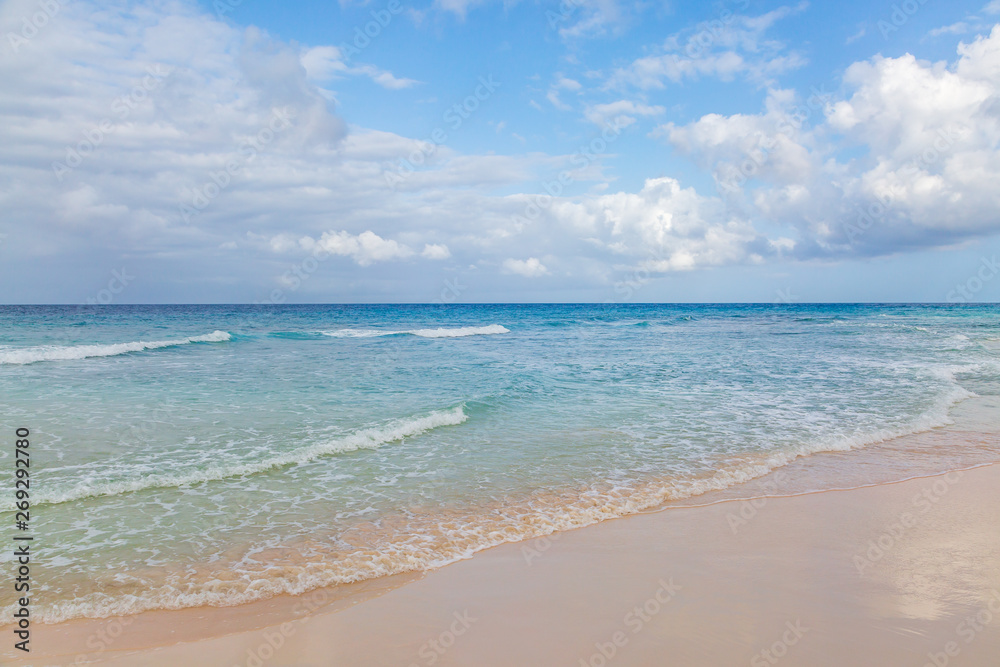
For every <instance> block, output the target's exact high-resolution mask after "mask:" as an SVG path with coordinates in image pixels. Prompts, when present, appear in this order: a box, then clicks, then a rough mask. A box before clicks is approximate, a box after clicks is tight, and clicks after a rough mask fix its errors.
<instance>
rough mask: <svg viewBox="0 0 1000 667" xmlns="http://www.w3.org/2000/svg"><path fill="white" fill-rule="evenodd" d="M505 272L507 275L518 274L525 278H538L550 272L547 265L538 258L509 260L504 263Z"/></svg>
mask: <svg viewBox="0 0 1000 667" xmlns="http://www.w3.org/2000/svg"><path fill="white" fill-rule="evenodd" d="M503 270H504V271H506V272H507V273H516V274H517V275H519V276H524V277H525V278H538V277H539V276H544V275H545V274H547V273H548V272H549V270H548V269H547V268H545V265H544V264H542V263H541V262H540V261H539V259H538V258H537V257H529V258H528V259H513V258H508V259H505V260H504V261H503Z"/></svg>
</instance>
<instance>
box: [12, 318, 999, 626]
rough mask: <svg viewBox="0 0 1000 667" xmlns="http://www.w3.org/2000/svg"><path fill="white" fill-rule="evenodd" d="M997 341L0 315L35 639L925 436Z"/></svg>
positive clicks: (721, 325)
mask: <svg viewBox="0 0 1000 667" xmlns="http://www.w3.org/2000/svg"><path fill="white" fill-rule="evenodd" d="M998 341H1000V307H997V306H856V305H846V306H842V305H838V306H825V305H824V306H810V305H801V306H767V305H762V306H722V305H714V306H697V305H537V306H535V305H518V306H506V305H497V306H479V305H451V306H280V307H273V306H104V307H101V306H94V307H87V306H83V307H76V306H67V307H2V308H0V343H2V345H0V387H2V391H0V397H2V398H0V420H2V424H0V425H2V429H3V433H5V434H7V435H8V437H6V439H5V440H6V441H7V442H8V445H9V446H6V447H4V448H3V451H0V459H2V461H0V465H4V466H12V465H13V462H12V459H13V454H12V450H13V433H14V429H15V428H18V427H26V428H29V429H31V432H32V452H33V461H32V479H33V482H32V497H33V501H34V509H33V515H32V519H33V531H34V532H35V533H36V534H37V535H39V536H42V539H43V540H44V554H45V555H44V559H45V560H44V562H43V563H42V566H41V567H40V568H39V571H38V577H39V583H40V584H41V586H40V588H39V589H38V593H37V596H36V599H37V600H39V605H40V616H41V617H42V618H43V619H45V620H50V621H55V620H61V619H66V618H72V617H77V616H108V615H117V614H122V613H127V612H135V611H140V610H144V609H156V608H177V607H185V606H194V605H202V604H236V603H240V602H247V601H250V600H255V599H261V598H265V597H269V596H272V595H275V594H278V593H282V592H302V591H306V590H309V589H311V588H315V587H318V586H326V585H331V584H336V583H343V582H349V581H357V580H362V579H369V578H373V577H379V576H385V575H388V574H393V573H397V572H404V571H409V570H417V569H424V568H427V567H434V566H438V565H441V564H444V563H447V562H451V561H453V560H455V559H457V558H464V557H468V556H469V555H471V554H472V553H474V552H475V551H477V550H480V549H482V548H485V547H487V546H491V545H494V544H498V543H501V542H504V541H510V540H516V539H525V538H528V537H534V536H538V535H543V534H547V533H549V532H552V531H553V530H559V529H565V528H571V527H574V526H580V525H586V524H589V523H593V522H596V521H600V520H603V519H607V518H611V517H614V516H621V515H623V514H627V513H630V512H635V511H639V510H642V509H646V508H649V507H652V506H655V505H657V504H660V503H662V502H663V501H665V500H669V499H671V498H682V497H690V496H692V495H697V494H700V493H703V492H706V491H710V490H713V489H719V488H726V487H729V486H732V485H735V484H740V483H742V482H746V481H748V480H750V479H753V478H755V477H759V476H760V475H763V474H765V473H767V472H768V471H769V470H772V469H774V468H776V467H779V466H782V465H784V464H786V463H788V462H790V461H791V460H793V459H795V458H796V457H799V456H805V455H809V454H812V453H816V452H822V451H831V450H843V449H850V448H858V447H864V446H866V445H869V444H872V443H876V442H879V441H882V440H885V439H887V438H891V437H894V436H898V435H903V434H907V433H914V432H920V431H924V430H928V429H931V428H935V427H938V426H941V425H944V424H947V423H948V422H949V421H950V416H949V411H950V410H951V409H952V408H953V407H954V406H955V405H956V404H958V403H959V402H961V401H963V400H964V399H966V398H968V397H970V396H971V395H973V392H975V391H976V387H977V386H978V387H982V386H987V385H990V384H991V383H994V384H995V383H997V382H998V381H1000V342H998ZM997 458H1000V453H998V456H997ZM13 502H14V500H13V496H12V494H11V493H8V494H6V496H0V511H2V512H3V516H4V521H7V522H8V523H10V522H12V521H13V513H12V511H11V510H12V508H13ZM5 558H6V560H8V561H9V556H5ZM3 595H9V592H4V593H3ZM10 603H11V600H9V599H4V600H3V601H2V604H3V605H4V606H5V605H8V604H10Z"/></svg>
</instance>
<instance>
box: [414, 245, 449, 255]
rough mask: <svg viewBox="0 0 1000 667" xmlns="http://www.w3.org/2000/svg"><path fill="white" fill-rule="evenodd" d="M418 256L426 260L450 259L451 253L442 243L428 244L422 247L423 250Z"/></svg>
mask: <svg viewBox="0 0 1000 667" xmlns="http://www.w3.org/2000/svg"><path fill="white" fill-rule="evenodd" d="M420 255H421V257H425V258H427V259H448V258H449V257H451V251H450V250H448V246H446V245H444V244H443V243H442V244H439V243H428V244H426V245H425V246H424V250H423V252H421V253H420Z"/></svg>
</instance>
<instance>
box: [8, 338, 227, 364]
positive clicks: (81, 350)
mask: <svg viewBox="0 0 1000 667" xmlns="http://www.w3.org/2000/svg"><path fill="white" fill-rule="evenodd" d="M231 338H232V336H231V335H230V334H229V333H228V332H226V331H218V330H216V331H213V332H212V333H210V334H205V335H204V336H192V337H190V338H180V339H177V340H152V341H143V340H138V341H133V342H131V343H110V344H105V345H36V346H33V347H21V348H17V347H14V348H5V349H2V350H0V365H3V364H33V363H36V362H39V361H70V360H75V359H87V358H90V357H114V356H117V355H119V354H128V353H130V352H142V351H143V350H156V349H159V348H162V347H174V346H177V345H188V344H189V343H221V342H224V341H227V340H230V339H231Z"/></svg>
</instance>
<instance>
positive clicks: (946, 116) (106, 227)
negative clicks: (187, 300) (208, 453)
mask: <svg viewBox="0 0 1000 667" xmlns="http://www.w3.org/2000/svg"><path fill="white" fill-rule="evenodd" d="M36 6H37V5H35V4H34V0H11V1H10V2H8V3H7V5H5V8H4V11H2V12H0V34H6V33H7V32H8V31H17V30H20V23H19V21H20V17H21V16H23V15H25V14H26V13H28V12H29V11H34V10H33V8H34V7H36ZM62 6H63V9H62V11H61V12H60V15H59V20H58V21H52V22H51V23H50V24H49V25H47V26H45V28H44V30H40V31H39V33H38V35H37V36H36V37H34V38H33V39H32V40H31V42H30V43H29V44H27V45H24V46H22V47H21V48H20V49H18V50H16V51H15V50H13V49H12V48H11V47H10V45H9V44H8V43H4V44H3V45H2V46H3V48H4V49H6V50H5V52H4V54H3V57H2V58H0V82H2V85H3V89H4V92H5V97H4V100H5V102H4V103H3V104H2V105H0V146H3V150H2V156H0V179H3V182H5V183H8V184H9V187H7V188H6V189H5V190H4V192H3V194H2V197H3V204H4V219H3V220H2V221H0V225H3V231H4V233H7V234H8V237H7V238H5V239H4V243H3V245H2V247H0V251H2V252H4V253H7V254H5V256H4V258H3V261H4V262H8V261H11V262H22V261H23V262H38V261H41V260H43V259H44V258H57V260H53V262H56V261H58V263H59V264H60V265H65V266H75V265H77V264H80V263H82V260H81V259H80V258H91V257H94V256H98V255H100V254H101V253H105V255H102V256H115V257H121V256H128V257H130V258H134V261H135V262H136V263H142V264H143V265H144V266H158V267H163V268H162V270H161V271H160V275H161V277H159V278H158V277H156V276H154V275H153V274H152V272H153V269H150V271H151V273H150V276H149V278H148V279H149V280H150V281H152V280H164V281H166V280H170V278H165V277H162V276H176V275H180V276H183V279H184V280H187V281H189V282H191V283H194V282H198V284H199V285H201V284H210V283H211V284H216V285H218V284H237V283H242V282H245V283H247V284H250V285H253V286H254V289H255V290H256V289H257V288H258V287H261V286H267V287H270V286H272V285H273V284H274V281H275V280H277V279H278V278H277V277H278V276H280V275H282V274H283V273H284V272H287V269H288V263H289V262H290V261H300V260H301V259H302V258H304V257H306V256H308V255H309V254H310V253H316V254H319V255H323V256H326V257H329V256H335V257H341V258H345V259H347V260H349V261H330V262H327V263H325V264H324V265H323V270H322V271H317V272H316V273H314V274H310V275H311V276H312V277H310V278H309V282H308V285H307V287H308V289H316V290H317V291H316V292H315V293H314V294H315V295H324V296H326V295H337V296H338V297H342V296H344V290H348V289H354V287H353V286H354V285H355V284H356V283H357V282H358V281H360V280H362V278H364V277H367V278H368V279H370V280H371V281H372V282H371V283H369V284H374V283H375V282H378V285H379V286H380V288H382V289H383V290H384V291H383V293H384V294H390V295H395V294H398V291H399V289H400V286H406V287H408V286H410V285H412V284H414V283H416V282H418V281H419V280H422V279H425V278H426V280H427V282H429V283H433V290H431V291H429V292H428V293H427V294H421V293H413V298H417V299H419V298H425V299H426V300H431V299H433V298H435V297H436V296H437V293H438V292H439V291H440V280H441V276H439V275H431V273H432V272H431V271H430V270H429V269H430V268H433V269H435V270H440V271H441V272H447V271H451V270H454V269H455V268H456V267H459V266H465V267H469V266H475V267H478V268H477V269H476V270H478V271H483V272H487V271H489V272H492V275H491V276H490V279H489V280H495V281H498V284H500V285H503V284H504V283H503V281H509V283H510V284H522V285H523V284H524V283H523V281H521V280H520V277H539V276H547V278H546V279H545V280H544V281H540V283H539V284H546V285H548V284H550V283H551V284H558V283H559V281H567V282H566V283H564V284H566V285H569V284H570V281H572V285H573V286H574V287H575V286H577V285H584V286H585V287H588V286H592V285H595V284H597V285H600V284H603V285H605V287H606V286H607V284H608V283H607V280H608V277H609V276H610V275H611V274H613V273H614V272H615V271H620V270H621V269H622V268H623V267H632V268H636V267H642V268H644V269H645V270H648V271H650V272H653V273H664V272H671V271H689V270H694V269H700V268H706V267H717V266H726V265H733V264H743V263H757V262H763V261H773V260H777V259H780V258H787V257H800V258H810V257H817V256H820V257H831V256H833V257H852V256H859V255H861V256H868V255H877V254H886V253H893V252H900V251H905V250H907V249H910V248H923V247H939V246H946V245H951V244H955V243H959V242H962V241H963V240H965V239H970V238H976V237H981V236H985V235H988V234H996V233H998V232H1000V219H998V217H997V216H996V213H995V212H996V211H997V210H1000V191H998V190H997V188H996V187H995V183H996V182H997V180H998V177H1000V152H998V142H1000V111H998V110H1000V83H998V82H1000V32H998V30H1000V29H994V30H993V32H992V34H990V35H988V36H982V37H979V38H976V39H974V40H967V41H966V43H963V44H961V45H960V46H959V48H958V54H957V58H956V59H954V61H953V62H948V63H929V62H924V61H921V60H918V59H917V58H915V57H913V56H910V55H904V56H900V57H896V58H884V57H881V56H879V57H874V58H870V59H868V60H864V61H861V62H859V63H856V64H854V65H852V66H851V67H849V68H847V70H846V73H845V75H844V80H843V85H835V86H831V88H833V89H836V90H838V91H840V92H839V96H838V97H835V96H834V95H833V94H825V93H824V94H823V95H821V96H815V97H810V93H808V92H804V93H798V92H796V91H792V90H787V89H782V88H779V87H777V86H776V85H768V86H767V88H766V89H767V97H766V101H765V103H764V108H763V109H762V110H760V112H759V113H742V114H731V115H724V114H706V115H703V116H702V117H700V118H697V119H696V120H694V121H692V122H688V123H669V122H661V125H660V127H659V128H658V129H657V130H656V132H655V133H654V135H655V136H656V137H659V138H661V139H662V140H663V141H664V142H666V143H668V144H669V145H670V146H671V147H672V148H673V149H674V150H676V151H678V152H679V153H682V154H684V155H688V156H690V158H691V159H692V160H693V161H694V163H695V164H696V165H698V166H700V167H702V168H704V169H706V170H708V171H709V172H710V173H711V174H712V176H713V177H714V178H715V181H716V183H717V184H718V186H719V190H718V192H715V193H713V192H710V191H701V192H699V191H697V190H695V189H694V188H692V187H691V186H690V183H687V182H681V181H678V180H676V179H671V178H650V179H647V180H645V181H644V182H643V184H642V185H641V186H637V187H635V188H618V190H619V191H611V190H610V188H611V183H612V182H613V180H612V178H610V177H609V176H607V175H606V173H605V169H604V168H602V165H603V164H604V159H605V158H602V157H595V158H594V159H593V160H591V161H590V163H589V164H588V165H587V166H585V167H581V166H580V163H579V161H580V159H581V156H580V155H549V154H545V153H541V152H534V153H527V154H508V155H499V154H475V153H462V152H461V151H459V150H457V149H456V148H454V147H451V148H449V147H448V146H446V145H440V146H436V147H434V149H433V150H429V149H428V143H427V142H426V141H421V140H420V138H413V137H406V136H401V135H399V134H396V133H393V132H388V131H384V130H373V129H368V128H365V127H363V126H360V125H357V124H348V123H346V122H345V121H344V120H343V118H342V117H341V111H340V109H339V108H338V107H336V105H335V104H334V103H333V102H332V99H333V98H334V97H333V96H331V95H329V94H328V93H329V92H330V91H324V90H322V89H321V88H320V87H319V86H320V85H331V86H336V85H337V81H338V80H340V78H341V77H344V76H370V77H372V78H376V77H377V76H379V75H380V74H382V73H381V72H380V71H374V70H373V71H361V70H359V71H353V72H347V71H346V70H344V69H343V68H342V66H345V65H344V62H343V59H341V58H340V57H339V53H338V52H337V51H336V49H335V47H313V48H310V49H306V50H305V51H303V50H302V49H301V48H300V47H298V46H296V45H292V44H287V43H284V42H281V41H280V40H276V39H274V38H273V37H271V36H269V35H267V34H266V33H265V32H263V31H260V30H257V29H247V30H241V29H237V28H236V27H234V26H232V25H230V24H227V23H225V22H222V21H217V20H215V18H214V17H213V16H212V15H209V14H205V13H203V12H202V11H201V10H199V9H198V7H197V6H196V5H194V4H193V3H184V2H176V3H165V4H151V5H148V6H147V5H143V11H142V12H133V13H130V12H129V11H127V10H125V9H122V8H119V7H118V6H114V7H111V8H107V7H105V8H103V9H102V10H101V11H97V10H96V9H97V7H96V6H95V5H93V4H89V3H87V2H85V1H84V0H81V1H80V2H74V3H65V4H64V5H62ZM795 10H796V8H794V7H792V8H786V9H785V10H783V11H778V12H771V13H769V14H765V15H761V16H759V17H744V18H734V19H733V21H732V22H731V23H730V26H729V27H730V28H731V30H729V31H728V32H726V31H724V32H723V33H720V36H719V37H718V38H717V39H716V41H714V42H713V44H712V45H711V46H710V48H709V52H707V53H706V54H704V55H702V56H700V58H709V57H711V58H715V60H714V61H713V62H714V63H715V64H713V65H710V67H709V69H708V70H705V71H706V72H710V73H712V75H713V76H717V75H719V74H720V73H721V72H723V71H724V69H720V68H723V66H724V65H725V63H726V62H727V61H726V58H729V57H731V56H727V55H726V54H727V53H730V52H731V53H732V54H735V55H736V56H739V58H740V59H741V60H739V61H738V62H739V63H742V64H739V65H738V66H735V67H734V68H730V69H729V70H725V71H731V72H734V75H736V74H737V73H739V72H740V71H742V72H743V73H744V74H746V73H748V72H751V71H752V68H757V69H756V71H757V74H754V76H758V75H759V77H760V78H759V80H761V81H764V80H765V79H766V78H767V68H768V67H771V65H768V63H769V62H774V58H782V57H784V58H793V57H795V56H794V54H793V53H792V52H790V51H788V50H787V49H786V48H785V47H784V46H783V45H781V44H778V43H776V42H774V41H773V40H769V39H768V38H767V37H766V34H765V31H766V30H767V29H768V28H769V26H771V25H773V24H774V23H775V22H776V21H779V20H782V19H783V17H788V16H790V15H791V13H793V12H794V11H795ZM582 16H583V14H581V17H582ZM567 25H568V24H567ZM693 38H694V34H687V33H685V34H682V35H679V36H677V37H676V39H675V40H674V42H669V40H668V43H667V44H664V45H663V46H662V48H663V50H664V52H665V53H674V54H678V53H680V54H684V50H685V48H686V46H687V45H688V44H691V43H693V42H692V41H691V40H692V39H693ZM660 55H663V54H660ZM652 57H659V56H652ZM637 62H638V61H637ZM732 62H734V63H735V62H737V61H732ZM634 65H635V63H633V66H631V67H629V68H625V69H624V70H623V72H625V74H627V76H626V75H625V74H623V77H624V78H622V79H621V82H622V85H629V86H636V87H639V88H646V89H648V90H655V88H656V87H657V86H660V85H667V84H668V83H669V82H670V81H671V80H672V79H671V77H670V76H668V75H666V74H664V72H663V71H659V73H656V72H653V71H652V70H651V71H650V74H649V78H648V79H643V78H642V76H639V75H640V74H641V71H640V69H637V68H635V67H634ZM701 66H702V65H699V67H701ZM748 67H750V68H751V69H747V68H748ZM741 68H743V69H742V70H741ZM625 70H627V72H626V71H625ZM696 74H698V73H696ZM698 75H699V76H700V75H701V74H698ZM643 76H644V75H643ZM677 76H678V80H681V79H688V78H690V76H689V75H688V74H686V73H683V72H681V73H679V74H678V75H677ZM631 77H639V78H631ZM552 80H553V81H554V83H553V84H552V90H553V91H556V92H557V93H561V94H563V96H564V97H565V98H566V99H567V100H569V99H571V97H572V98H574V99H577V96H578V95H579V96H580V98H582V99H591V98H590V97H588V96H587V93H585V92H584V91H583V86H582V85H581V84H580V81H577V80H576V79H572V78H569V77H568V76H563V75H561V74H555V75H554V76H553V79H552ZM383 85H388V87H390V88H391V87H392V86H393V85H395V84H392V83H391V81H389V80H388V79H387V80H386V81H384V82H383ZM653 95H655V93H654V92H649V93H646V92H641V93H639V92H635V93H634V94H632V95H629V96H628V97H629V98H630V99H624V98H625V97H626V96H625V95H622V94H616V95H615V96H614V97H611V98H610V100H609V101H607V102H606V103H602V104H598V103H593V102H592V103H591V105H590V106H588V107H586V109H585V111H584V115H585V116H586V118H587V119H589V120H590V121H593V122H599V121H602V120H605V119H607V120H611V119H618V120H620V121H621V126H623V127H626V129H625V130H623V131H624V132H630V133H632V136H633V137H634V136H635V133H636V128H635V125H638V123H637V122H635V121H637V120H638V119H640V118H657V117H659V116H660V115H661V114H665V113H666V111H665V110H664V109H663V108H662V107H660V106H658V105H656V104H655V103H654V102H656V101H658V100H656V98H655V97H653ZM557 99H559V98H558V97H557ZM560 103H562V104H565V102H563V101H562V100H560ZM279 114H284V115H281V116H279ZM285 118H287V121H286V120H283V119H285ZM629 122H632V123H633V125H632V126H628V124H629ZM490 133H491V136H492V130H491V131H490ZM414 155H417V156H422V160H421V163H420V164H419V165H418V166H417V167H415V168H414V169H413V170H412V171H411V172H407V173H406V174H404V175H403V177H402V179H401V181H400V182H398V183H397V184H396V187H395V188H392V187H389V186H388V185H387V180H386V175H387V174H388V173H390V172H392V173H396V172H394V171H393V170H397V171H398V168H399V164H400V162H401V160H402V159H404V158H405V159H409V158H410V157H411V156H414ZM605 157H607V154H605ZM608 160H610V158H608ZM584 162H586V160H584ZM56 163H58V164H60V165H66V170H65V171H56V170H54V169H53V165H54V164H56ZM569 170H572V171H571V172H570V171H569ZM564 171H566V172H567V173H571V174H572V180H573V181H575V182H574V184H573V187H567V188H565V189H564V191H563V192H562V193H561V194H559V196H555V197H552V196H549V195H547V194H545V195H543V194H539V193H544V192H545V185H546V184H550V183H552V182H553V181H555V180H556V179H557V178H558V175H559V174H561V173H562V172H564ZM571 192H572V194H571ZM185 206H186V207H188V209H189V211H187V213H185V211H184V208H183V207H185ZM531 207H535V208H531ZM527 211H533V213H532V215H531V216H530V218H528V216H527V215H526V212H527ZM869 220H870V222H869ZM529 249H530V250H529ZM15 250H16V253H15ZM529 254H530V255H531V256H530V257H526V256H527V255H529ZM449 259H453V261H447V262H444V261H441V260H449ZM69 260H72V261H69ZM425 260H427V261H425ZM433 260H438V261H439V262H440V263H436V264H431V263H430V261H433ZM157 263H158V264H157ZM355 265H360V266H365V267H372V268H371V269H369V270H366V271H358V269H357V267H356V266H355ZM66 271H67V272H69V271H71V269H66ZM66 275H67V276H68V275H71V274H70V273H67V274H66ZM359 276H361V277H359ZM519 276H520V277H519ZM376 279H377V280H376ZM177 280H178V283H174V284H180V279H177ZM213 281H214V282H213ZM227 281H228V283H227ZM324 281H325V282H324ZM587 281H591V282H589V283H588V282H587ZM602 281H603V282H602ZM61 282H63V283H72V282H73V280H71V279H67V280H62V281H61ZM105 282H106V279H105ZM138 282H139V281H137V284H138ZM483 282H484V283H486V282H489V281H488V280H484V281H483ZM314 286H315V287H314ZM382 286H384V287H382ZM178 289H179V290H180V289H181V288H180V287H179V288H178ZM248 289H249V288H248ZM303 289H306V287H303ZM322 289H326V290H328V291H326V292H322V291H319V290H322ZM334 290H341V291H340V292H337V291H334ZM161 293H169V290H168V289H164V291H163V292H161ZM227 294H229V295H230V296H231V297H232V296H236V297H237V298H250V299H252V298H254V297H256V296H259V293H255V292H240V293H238V294H236V293H233V292H227ZM408 294H409V293H408ZM366 295H367V296H368V297H371V296H372V294H371V293H370V292H367V293H366ZM348 296H351V295H350V294H348ZM331 298H332V297H331ZM63 300H65V299H63Z"/></svg>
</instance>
